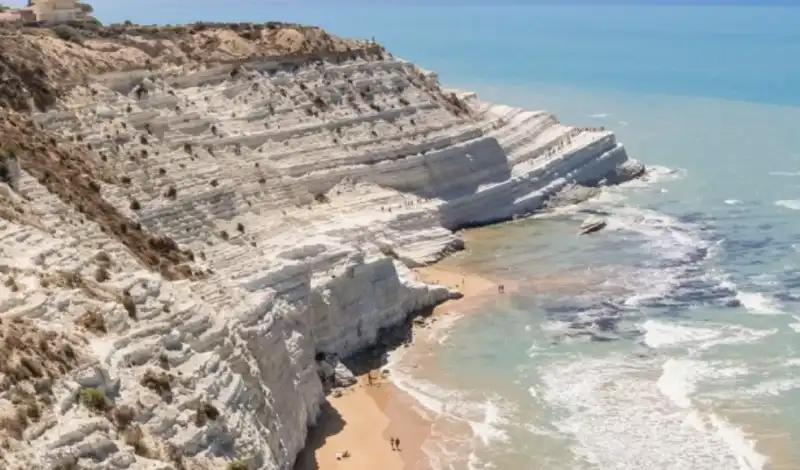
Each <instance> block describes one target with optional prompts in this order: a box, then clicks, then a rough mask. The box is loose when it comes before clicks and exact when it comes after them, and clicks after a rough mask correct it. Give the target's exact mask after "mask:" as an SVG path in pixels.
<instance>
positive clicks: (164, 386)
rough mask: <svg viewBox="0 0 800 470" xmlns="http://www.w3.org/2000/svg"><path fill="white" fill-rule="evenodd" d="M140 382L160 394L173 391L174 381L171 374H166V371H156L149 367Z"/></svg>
mask: <svg viewBox="0 0 800 470" xmlns="http://www.w3.org/2000/svg"><path fill="white" fill-rule="evenodd" d="M139 383H140V384H142V386H144V387H147V388H149V389H150V390H152V391H154V392H156V393H158V394H159V395H163V394H164V393H166V392H170V391H172V383H171V381H170V377H169V375H167V374H165V373H164V372H156V371H155V370H153V369H148V370H147V371H146V372H145V373H144V375H143V376H142V378H141V380H140V381H139Z"/></svg>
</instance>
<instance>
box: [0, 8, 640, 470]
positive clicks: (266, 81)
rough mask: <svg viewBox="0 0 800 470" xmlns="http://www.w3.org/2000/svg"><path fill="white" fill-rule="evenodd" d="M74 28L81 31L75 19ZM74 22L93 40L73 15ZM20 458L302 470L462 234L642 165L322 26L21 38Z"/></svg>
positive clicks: (8, 169)
mask: <svg viewBox="0 0 800 470" xmlns="http://www.w3.org/2000/svg"><path fill="white" fill-rule="evenodd" d="M57 28H58V27H57ZM65 28H69V29H65ZM0 51H2V53H0V82H2V86H0V103H2V105H3V107H2V109H0V127H1V128H2V141H1V142H0V273H2V274H1V275H0V276H1V277H2V279H1V280H2V282H0V466H2V467H3V468H9V469H30V468H35V469H71V468H96V469H145V468H147V469H164V470H166V469H175V470H180V469H184V468H186V469H195V468H209V469H212V468H214V469H217V468H225V465H226V463H227V462H231V461H233V460H234V459H238V460H241V461H245V462H247V463H248V465H249V466H250V468H253V469H255V468H259V469H289V468H291V467H292V465H293V463H294V460H295V458H296V456H297V454H298V452H299V451H300V450H301V449H302V448H303V445H304V443H305V439H306V434H307V428H308V427H309V426H311V425H313V424H314V423H315V419H316V418H317V416H318V413H319V410H320V406H321V404H322V403H323V402H324V400H325V396H324V390H323V385H322V383H321V381H320V374H319V373H318V369H319V363H318V361H317V359H318V358H319V357H321V356H325V355H336V356H340V357H346V356H348V355H350V354H353V353H355V352H357V351H359V350H361V349H363V348H365V347H367V346H369V345H370V344H372V343H373V342H374V341H375V339H376V338H377V337H378V336H379V334H380V333H381V331H382V330H383V329H386V328H390V327H392V326H393V325H397V324H399V323H402V322H404V321H406V319H407V318H408V316H409V315H410V314H412V313H413V312H417V311H420V310H422V309H425V308H428V307H431V306H433V305H435V304H437V303H440V302H443V301H445V300H446V299H448V298H450V297H451V295H453V293H452V292H450V291H448V289H447V288H445V287H444V286H437V285H428V284H425V283H423V282H420V281H418V280H416V278H415V277H414V276H413V275H412V273H411V271H410V268H412V267H415V266H423V265H426V264H430V263H433V262H436V261H437V260H439V259H441V258H442V257H444V256H446V255H447V254H448V253H451V252H452V251H455V250H458V249H461V248H462V247H463V242H462V241H461V239H460V238H459V237H458V236H457V235H456V234H455V233H454V230H457V229H459V228H463V227H468V226H473V225H481V224H487V223H492V222H496V221H502V220H506V219H510V218H512V217H514V216H519V215H524V214H527V213H530V212H532V211H535V210H537V209H539V208H541V207H542V205H543V204H544V203H545V202H546V201H547V200H548V199H549V198H550V197H551V196H553V195H555V194H557V193H559V192H560V191H562V190H563V189H565V188H568V187H572V186H573V185H586V186H594V185H598V184H604V183H617V182H619V181H621V180H623V179H625V178H628V177H630V175H635V174H638V171H639V170H638V169H639V167H638V166H637V164H636V163H635V162H632V161H630V160H628V157H627V155H626V152H625V149H624V147H623V146H622V145H621V144H620V143H618V142H617V141H616V139H615V136H614V134H613V133H611V132H609V131H606V130H602V129H586V128H575V127H570V126H566V125H563V124H561V123H560V122H559V121H558V120H557V119H556V118H555V116H553V115H552V114H550V113H548V112H546V111H526V110H523V109H518V108H513V107H509V106H502V105H493V104H489V103H485V102H481V101H480V100H478V99H477V97H475V96H474V95H472V94H469V93H461V92H458V91H453V90H446V89H444V88H442V87H441V86H440V85H439V83H438V80H437V79H436V77H435V75H433V74H431V73H429V72H426V71H424V70H421V69H419V68H418V67H416V66H415V65H414V64H413V63H410V62H408V61H405V60H401V59H399V58H396V57H393V56H392V55H391V54H389V53H388V52H387V51H385V50H384V49H383V48H382V47H381V46H379V45H377V44H374V43H369V42H363V41H353V40H344V39H340V38H336V37H334V36H331V35H329V34H327V33H325V32H324V31H322V30H319V29H317V28H308V27H302V26H298V25H285V24H279V23H271V24H267V25H209V24H199V25H190V26H185V27H175V28H155V27H149V28H148V27H139V26H132V25H131V26H124V25H118V26H113V27H100V26H96V25H91V27H90V26H88V25H85V26H81V25H73V26H67V27H61V28H60V29H58V30H56V28H53V29H47V28H22V27H20V28H16V29H6V30H2V31H0Z"/></svg>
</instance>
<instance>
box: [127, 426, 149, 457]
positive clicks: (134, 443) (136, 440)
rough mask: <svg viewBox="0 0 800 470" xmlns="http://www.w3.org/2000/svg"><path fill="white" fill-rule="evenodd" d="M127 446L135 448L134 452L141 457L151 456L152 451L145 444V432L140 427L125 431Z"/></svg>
mask: <svg viewBox="0 0 800 470" xmlns="http://www.w3.org/2000/svg"><path fill="white" fill-rule="evenodd" d="M124 441H125V444H127V445H129V446H131V447H133V452H134V453H135V454H136V455H139V456H141V457H147V456H149V454H150V449H148V448H147V445H146V444H145V442H144V432H143V431H142V428H141V427H139V426H134V427H132V428H130V429H128V430H126V431H125V437H124Z"/></svg>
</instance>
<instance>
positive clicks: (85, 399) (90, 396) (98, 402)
mask: <svg viewBox="0 0 800 470" xmlns="http://www.w3.org/2000/svg"><path fill="white" fill-rule="evenodd" d="M78 398H79V400H80V403H81V405H83V406H85V407H86V408H89V409H90V410H92V411H96V412H103V411H106V409H108V402H107V401H106V395H105V393H103V391H102V390H100V389H99V388H82V389H81V390H80V392H78Z"/></svg>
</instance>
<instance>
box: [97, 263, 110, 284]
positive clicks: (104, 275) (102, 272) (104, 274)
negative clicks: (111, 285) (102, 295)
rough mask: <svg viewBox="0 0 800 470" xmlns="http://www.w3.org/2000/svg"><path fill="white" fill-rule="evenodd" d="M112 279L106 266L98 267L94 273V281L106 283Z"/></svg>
mask: <svg viewBox="0 0 800 470" xmlns="http://www.w3.org/2000/svg"><path fill="white" fill-rule="evenodd" d="M109 279H111V275H110V274H109V272H108V269H106V268H105V267H104V266H98V267H97V269H95V271H94V280H95V281H97V282H106V281H107V280H109Z"/></svg>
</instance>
